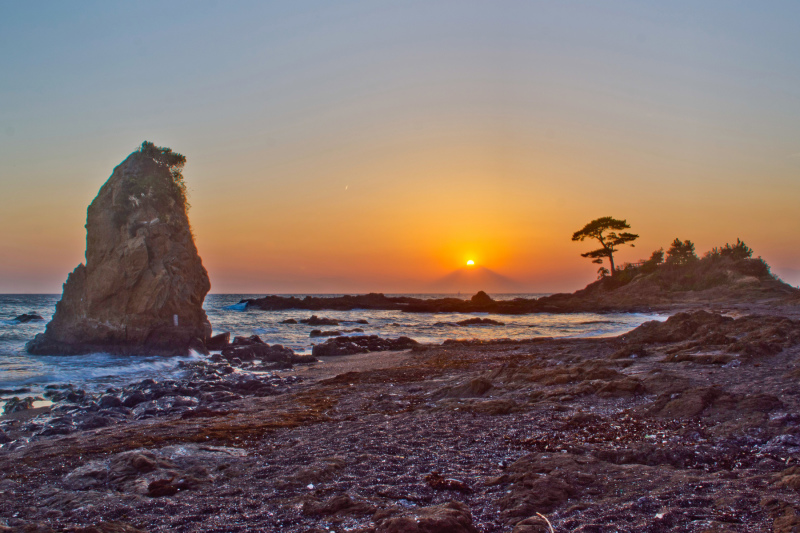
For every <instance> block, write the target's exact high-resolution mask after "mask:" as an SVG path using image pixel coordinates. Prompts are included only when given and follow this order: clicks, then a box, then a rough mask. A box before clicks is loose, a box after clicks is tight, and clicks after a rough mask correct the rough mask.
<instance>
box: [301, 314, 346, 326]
mask: <svg viewBox="0 0 800 533" xmlns="http://www.w3.org/2000/svg"><path fill="white" fill-rule="evenodd" d="M300 322H302V323H303V324H308V325H309V326H338V325H339V321H338V320H336V319H334V318H326V317H321V318H320V317H318V316H317V315H311V317H309V318H304V319H302V320H301V321H300Z"/></svg>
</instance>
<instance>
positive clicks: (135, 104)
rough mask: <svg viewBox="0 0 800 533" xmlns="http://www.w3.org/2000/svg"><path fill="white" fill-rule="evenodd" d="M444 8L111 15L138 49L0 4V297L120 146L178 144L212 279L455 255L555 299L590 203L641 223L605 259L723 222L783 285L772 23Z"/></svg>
mask: <svg viewBox="0 0 800 533" xmlns="http://www.w3.org/2000/svg"><path fill="white" fill-rule="evenodd" d="M458 5H459V6H461V7H460V9H456V7H455V4H451V3H447V2H442V3H436V2H434V3H423V4H418V5H415V6H414V8H413V9H412V8H411V7H398V6H395V7H392V8H389V7H376V6H374V4H370V3H360V2H353V3H351V4H347V7H346V8H341V9H334V8H329V7H324V4H320V5H319V6H318V7H319V10H320V11H324V14H320V13H317V12H314V11H313V10H308V9H307V10H302V9H296V10H295V9H294V8H289V7H282V8H280V12H275V10H276V9H277V8H269V7H260V6H259V5H258V4H254V5H252V6H250V9H249V10H244V9H241V10H236V9H231V10H223V11H217V12H215V11H214V9H219V8H215V7H213V6H208V5H205V8H207V9H200V10H197V12H196V13H193V14H192V15H186V17H185V20H184V22H183V23H182V24H181V25H179V26H175V27H170V26H169V25H164V24H165V23H164V22H159V21H151V20H149V19H142V20H139V19H134V20H132V21H131V22H124V23H123V24H134V23H135V24H138V26H137V31H140V32H141V35H142V39H140V40H135V39H134V40H129V39H128V35H129V34H127V33H126V32H125V31H118V29H117V30H114V31H112V30H111V29H110V28H108V27H107V25H106V23H108V24H110V21H111V20H117V19H119V18H120V17H121V14H120V13H119V12H117V10H119V9H124V8H120V7H113V8H112V7H109V8H107V10H106V11H102V10H101V12H100V13H95V14H93V17H95V18H97V19H99V20H94V19H92V20H87V21H84V20H82V19H81V20H77V19H76V20H71V19H70V20H69V21H68V22H69V23H70V24H73V25H72V26H71V25H70V24H68V23H67V22H64V21H63V20H62V19H58V20H60V21H61V22H58V23H57V22H56V19H55V15H54V18H53V20H40V21H37V22H35V23H33V22H28V19H24V20H25V24H35V27H24V24H23V23H22V21H23V18H21V17H23V16H24V15H25V13H24V12H21V13H18V14H15V13H6V15H7V16H6V20H7V21H9V20H10V21H11V22H7V23H6V24H9V27H7V28H2V27H0V30H3V29H7V30H9V31H12V30H13V31H17V32H18V33H17V34H15V35H12V38H14V39H18V42H19V44H20V49H25V51H24V55H25V57H24V59H26V61H23V60H22V59H23V58H22V57H20V58H17V57H11V58H3V59H0V67H3V68H4V71H5V72H7V73H10V74H11V75H10V76H8V77H7V78H6V81H4V82H3V84H2V85H0V90H3V91H4V92H3V93H0V94H3V95H5V98H0V118H4V120H3V121H2V125H3V127H2V128H0V137H2V138H3V140H4V142H3V143H0V186H1V187H2V193H3V194H2V196H0V246H2V254H0V292H59V291H60V286H61V283H63V281H64V280H65V279H66V275H67V273H68V272H70V271H71V270H72V269H73V268H74V267H75V266H76V265H77V264H78V263H79V262H80V261H82V260H83V250H84V247H85V240H84V239H85V230H84V228H83V224H84V223H85V216H86V207H87V205H88V204H89V202H90V201H91V200H92V198H93V197H94V195H95V194H96V192H97V190H98V188H99V187H100V185H102V183H103V182H104V181H105V180H106V179H107V178H108V176H109V175H110V174H111V171H112V169H113V167H114V166H115V165H116V164H118V163H119V162H121V161H122V160H123V159H124V158H125V157H126V156H127V154H128V153H130V152H131V151H132V150H133V149H134V148H135V147H136V146H137V145H138V144H140V143H141V142H142V141H143V140H145V139H147V140H150V141H153V142H155V143H156V144H158V145H161V146H169V147H171V148H173V149H174V150H176V151H178V152H181V153H183V154H185V155H186V156H187V158H188V164H187V166H186V169H185V172H184V174H185V176H186V180H187V184H188V186H189V190H190V201H191V204H192V208H191V210H190V213H189V216H190V219H191V221H192V225H193V228H194V232H195V235H196V240H197V244H198V248H199V251H200V254H201V256H202V258H203V262H204V264H205V265H206V267H207V269H208V270H209V274H210V276H211V281H212V291H213V292H345V291H347V292H363V291H385V292H414V291H418V290H422V289H424V287H425V286H426V285H427V284H428V283H429V282H430V281H431V280H434V279H436V278H439V277H441V276H444V275H445V274H447V273H448V272H450V271H452V270H453V269H456V268H460V267H462V266H463V265H464V263H465V262H466V260H467V259H474V260H475V261H476V263H477V264H479V265H482V266H486V267H488V268H490V269H492V270H495V271H497V272H499V273H501V274H503V275H506V276H509V277H511V278H513V279H516V280H518V281H520V282H522V283H523V284H524V286H525V287H527V289H528V290H530V291H531V292H551V291H565V290H569V291H571V290H575V289H577V288H580V287H582V286H583V285H585V284H586V283H587V282H589V281H591V280H593V279H594V278H595V271H596V266H595V265H592V264H591V263H590V262H589V260H587V259H583V258H581V257H580V255H579V254H580V253H581V252H584V251H587V250H589V249H591V244H590V243H586V242H585V243H574V242H572V241H571V240H570V237H571V235H572V233H573V232H574V231H576V230H578V229H580V228H581V227H582V226H583V225H584V224H585V223H586V222H588V221H589V220H591V219H593V218H597V217H601V216H607V215H610V216H614V217H618V218H626V219H627V220H628V222H629V223H630V224H631V226H632V231H634V232H636V233H639V234H640V235H641V239H640V240H639V241H637V247H636V248H634V249H626V250H623V251H621V252H620V254H619V257H618V258H617V262H618V263H622V262H624V261H634V260H638V259H640V258H645V257H648V256H649V254H650V252H652V251H653V250H654V249H657V248H659V247H665V248H666V247H668V245H669V243H670V242H671V241H672V240H673V239H674V238H675V237H680V238H681V239H692V240H693V241H694V242H695V243H696V244H697V249H698V251H700V252H702V251H705V250H707V249H709V248H711V247H712V246H717V245H721V244H724V243H725V242H729V241H734V242H735V240H736V239H737V238H741V239H743V240H744V241H745V242H746V243H747V244H748V245H750V246H751V247H752V248H754V249H755V252H756V255H761V256H763V257H764V258H765V259H766V260H767V261H768V262H769V263H770V264H771V265H772V266H773V267H774V270H775V271H777V272H778V273H779V274H781V275H782V276H783V277H784V278H785V279H786V280H787V281H789V282H791V283H793V284H798V283H800V246H799V245H800V237H798V235H800V217H799V216H798V215H797V214H796V210H797V207H796V206H797V202H798V200H799V199H800V179H798V177H800V120H798V119H800V83H798V82H800V62H798V59H797V57H796V54H789V53H787V50H792V49H794V50H796V49H799V48H800V43H798V37H797V35H796V32H794V29H793V28H792V25H791V24H789V23H788V22H787V21H789V20H795V18H794V14H793V13H784V12H781V11H779V10H776V11H775V12H772V13H762V12H760V11H759V12H758V13H755V12H748V11H745V8H740V12H734V13H732V14H731V15H729V16H728V17H727V18H723V19H719V18H718V17H716V13H717V12H716V11H715V10H713V9H711V8H707V9H706V10H705V12H698V11H696V10H692V9H691V7H690V5H689V4H686V5H685V6H682V5H680V4H675V5H674V6H673V7H672V8H671V11H669V10H667V11H664V10H661V11H657V10H656V9H655V8H648V7H643V6H635V7H634V6H630V5H628V4H625V6H626V7H625V9H623V8H622V7H621V6H622V5H623V4H617V3H609V4H608V7H607V8H600V7H598V6H596V5H593V4H591V3H588V4H576V5H582V6H583V7H582V9H570V8H569V7H566V6H564V5H558V6H548V7H542V6H539V8H538V10H533V11H532V9H533V8H532V7H531V6H528V5H527V4H525V3H521V4H513V8H510V9H508V10H507V11H506V10H504V12H503V13H500V12H499V10H492V9H491V8H489V7H488V6H482V5H480V4H476V5H465V4H458ZM5 9H8V8H7V7H6V8H5ZM20 9H22V8H20ZM173 9H177V8H173ZM747 9H749V8H747ZM786 9H789V10H792V9H793V8H790V7H787V8H786ZM271 10H272V11H271ZM734 11H735V10H734ZM687 14H691V16H689V17H688V18H687ZM0 15H1V14H0ZM14 15H16V16H17V19H15V18H14ZM123 15H124V14H123ZM790 15H791V16H790ZM64 16H67V14H64ZM131 16H133V15H131ZM121 18H122V19H124V20H128V19H127V18H125V17H121ZM0 19H3V17H2V16H0ZM106 19H107V20H106ZM64 20H66V19H64ZM15 21H16V23H17V25H16V26H14V25H13V23H14V22H15ZM0 24H3V23H0ZM21 24H22V25H23V28H22V29H15V28H18V27H20V25H21ZM56 24H61V25H60V26H58V27H56V26H55V25H56ZM259 24H262V25H263V24H267V25H269V24H274V25H275V27H274V31H269V28H265V27H261V26H259ZM23 30H25V32H23ZM59 31H63V32H65V35H64V36H61V37H63V39H62V40H61V41H59V42H60V43H63V50H62V49H61V48H58V47H56V48H52V47H51V48H47V47H46V46H45V45H43V44H39V41H37V40H36V39H37V38H42V39H57V38H59V34H58V32H59ZM215 32H216V33H215ZM225 32H228V33H225ZM222 35H224V36H225V39H218V40H216V41H214V42H215V43H217V45H216V46H217V48H215V47H211V45H210V44H208V43H207V42H206V41H207V40H208V39H209V38H210V36H212V37H213V36H216V37H221V36H222ZM97 42H103V43H106V45H107V49H105V48H103V49H99V50H98V49H97V47H96V46H94V45H95V44H96V43H97ZM792 44H795V45H798V46H797V47H794V48H792V46H791V45H792ZM26 46H28V48H26ZM20 53H21V54H23V52H20ZM3 62H5V64H4V63H3ZM65 63H66V64H65ZM31 65H38V67H37V68H36V69H34V68H32V67H31ZM8 80H11V81H8Z"/></svg>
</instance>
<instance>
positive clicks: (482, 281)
mask: <svg viewBox="0 0 800 533" xmlns="http://www.w3.org/2000/svg"><path fill="white" fill-rule="evenodd" d="M429 290H431V291H432V292H444V293H450V292H461V293H468V294H474V293H476V292H478V291H486V292H490V293H491V292H522V290H523V287H522V285H521V284H520V283H519V282H517V281H515V280H513V279H511V278H508V277H506V276H503V275H502V274H498V273H497V272H495V271H493V270H489V269H488V268H486V267H482V266H476V267H465V268H459V269H458V270H454V271H453V272H451V273H450V274H448V275H446V276H445V277H443V278H440V279H438V280H436V281H434V282H433V283H431V284H430V286H429Z"/></svg>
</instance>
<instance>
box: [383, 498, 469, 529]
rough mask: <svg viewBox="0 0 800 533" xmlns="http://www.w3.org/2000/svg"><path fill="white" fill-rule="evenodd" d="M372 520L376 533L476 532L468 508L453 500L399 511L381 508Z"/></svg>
mask: <svg viewBox="0 0 800 533" xmlns="http://www.w3.org/2000/svg"><path fill="white" fill-rule="evenodd" d="M372 520H373V521H374V522H375V525H376V528H375V531H376V532H377V533H478V529H477V528H476V527H475V526H474V525H473V524H472V513H470V512H469V508H468V507H467V506H466V505H464V504H463V503H461V502H455V501H451V502H448V503H445V504H443V505H436V506H432V507H421V508H418V509H413V510H408V511H404V512H401V513H397V512H392V511H391V510H388V511H383V510H381V511H378V512H377V513H375V515H374V516H373V518H372Z"/></svg>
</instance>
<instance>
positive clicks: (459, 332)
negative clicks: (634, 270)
mask: <svg viewBox="0 0 800 533" xmlns="http://www.w3.org/2000/svg"><path fill="white" fill-rule="evenodd" d="M261 296H263V295H247V294H212V295H209V296H207V297H206V301H205V309H206V313H207V314H208V318H209V320H210V321H211V325H212V327H213V329H214V334H217V333H221V332H224V331H230V332H231V335H232V336H237V335H244V336H249V335H258V336H259V337H261V338H262V339H263V340H264V341H265V342H267V343H268V344H282V345H284V346H288V347H289V348H292V349H293V350H295V351H296V352H298V353H310V352H311V347H312V345H313V344H314V343H321V342H324V341H325V338H310V337H309V332H310V331H311V330H312V329H324V330H331V329H336V330H342V329H353V328H361V329H363V330H364V331H363V333H349V334H348V335H380V336H382V337H399V336H406V337H411V338H412V339H414V340H417V341H419V342H423V343H441V342H442V341H444V340H447V339H483V340H487V339H499V338H510V339H527V338H536V337H607V336H615V335H619V334H622V333H624V332H626V331H630V330H631V329H633V328H635V327H637V326H639V325H640V324H642V323H643V322H646V321H648V320H664V319H665V318H666V317H665V316H660V315H648V314H639V313H611V314H594V313H570V314H549V313H539V314H532V315H494V314H490V313H469V314H462V313H436V314H433V313H403V312H400V311H371V310H366V309H356V310H353V311H304V310H289V311H260V310H242V309H241V307H243V306H240V305H237V304H238V303H239V302H240V301H241V300H242V299H245V298H258V297H261ZM294 296H301V297H302V296H306V295H294ZM312 296H338V295H312ZM392 296H394V295H392ZM408 296H414V297H418V298H441V297H445V296H455V295H452V294H449V295H445V294H424V295H422V294H412V295H408ZM492 296H493V297H494V298H495V299H513V298H517V297H524V298H534V297H539V296H543V295H542V294H503V295H492ZM59 298H60V295H56V294H32V295H23V294H6V295H0V403H4V402H3V400H4V399H7V398H9V397H12V396H19V397H25V396H36V395H38V394H41V392H42V391H43V390H44V387H45V386H46V385H63V384H68V383H71V384H73V385H75V386H76V387H80V388H84V389H86V390H88V391H92V392H97V391H102V390H105V389H107V388H109V387H118V386H120V385H124V384H127V383H132V382H136V381H139V380H142V379H147V378H153V379H156V380H163V379H169V378H176V377H179V376H180V374H181V373H182V372H183V370H182V369H181V368H180V367H179V364H180V362H181V361H191V360H201V359H203V358H204V356H202V355H200V354H192V355H190V356H187V357H155V356H115V355H110V354H104V353H97V354H89V355H79V356H52V355H49V356H41V355H29V354H27V353H26V352H25V343H26V342H27V341H29V340H30V339H32V338H33V337H34V335H36V334H37V333H41V332H42V331H44V328H45V326H46V324H47V322H48V321H49V320H50V318H51V317H52V316H53V313H54V311H55V304H56V302H57V301H58V300H59ZM23 313H36V314H39V315H40V316H42V317H43V318H44V319H45V320H43V321H36V322H28V323H25V324H23V323H19V322H17V321H15V320H13V319H14V317H16V316H19V315H21V314H23ZM312 314H316V315H318V316H325V317H330V318H335V319H337V320H339V321H341V325H340V326H338V327H323V328H320V327H312V326H307V325H305V324H296V325H292V324H281V322H282V321H284V320H286V319H288V318H294V319H295V320H298V321H299V320H300V319H302V318H308V317H309V316H311V315H312ZM474 316H480V317H482V318H491V319H494V320H498V321H500V322H503V323H505V325H504V326H455V325H451V324H452V323H455V322H458V321H461V320H464V319H466V318H471V317H474ZM356 320H367V321H368V322H369V324H367V325H363V324H356V323H350V324H348V323H347V322H348V321H351V322H355V321H356ZM442 323H444V324H442ZM448 323H450V324H448Z"/></svg>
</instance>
